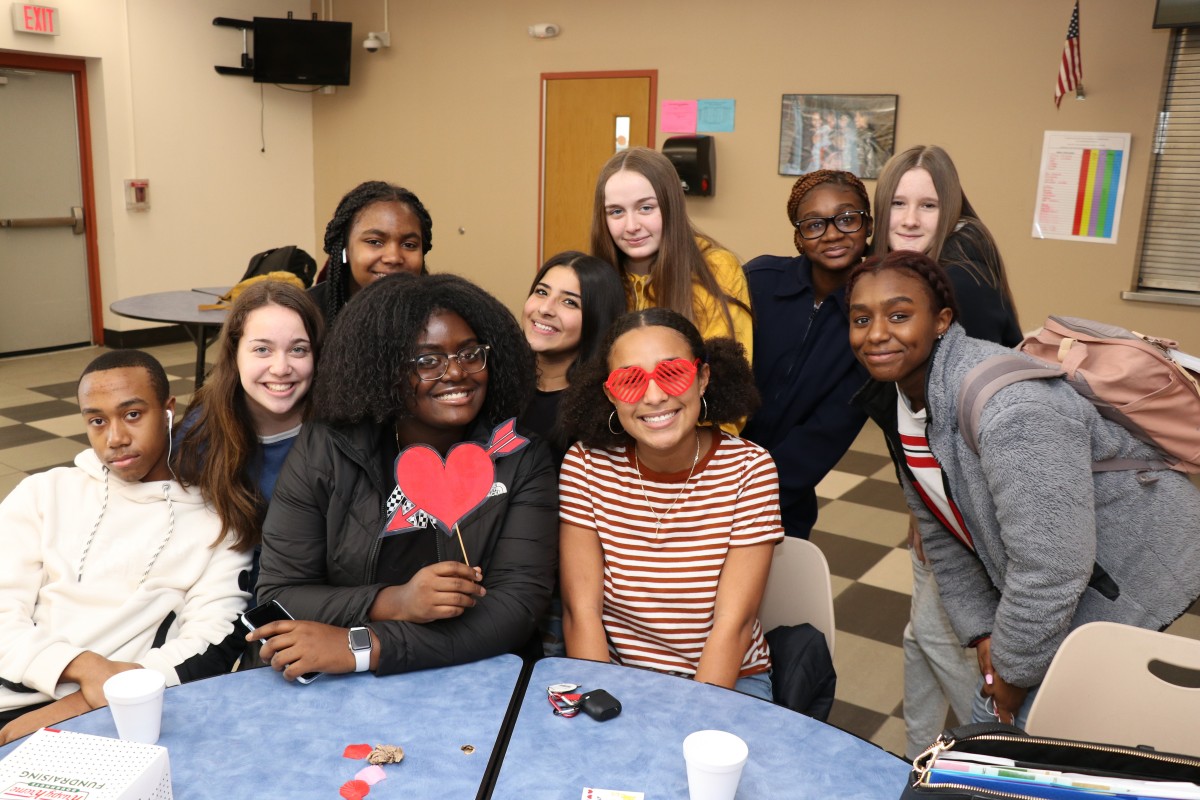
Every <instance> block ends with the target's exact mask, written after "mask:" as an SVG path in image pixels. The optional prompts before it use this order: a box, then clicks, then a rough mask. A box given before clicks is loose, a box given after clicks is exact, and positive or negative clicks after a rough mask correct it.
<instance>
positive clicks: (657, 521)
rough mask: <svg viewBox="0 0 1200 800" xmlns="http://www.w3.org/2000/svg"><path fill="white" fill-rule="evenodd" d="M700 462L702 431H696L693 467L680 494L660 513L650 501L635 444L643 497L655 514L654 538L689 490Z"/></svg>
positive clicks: (636, 463) (636, 465)
mask: <svg viewBox="0 0 1200 800" xmlns="http://www.w3.org/2000/svg"><path fill="white" fill-rule="evenodd" d="M698 463H700V431H696V455H694V456H692V468H691V469H689V470H688V475H687V478H686V479H685V480H684V481H683V486H681V487H679V494H677V495H675V499H674V500H672V501H671V505H670V506H669V507H668V508H667V510H666V511H664V512H663V513H661V514H659V513H658V512H657V511H655V510H654V505H653V504H652V503H651V502H650V495H649V494H647V493H646V482H645V481H644V480H642V464H641V462H640V461H638V454H637V445H636V444H634V446H633V465H634V467H636V468H637V476H638V486H640V487H642V497H643V498H645V500H646V508H648V509H650V513H651V514H653V515H654V538H655V539H657V538H658V532H659V531H660V530H661V529H662V521H663V519H664V518H665V517H666V516H667V515H668V514H670V513H671V512H672V511H673V510H675V504H676V503H678V502H679V498H681V497H683V493H684V492H685V491H687V487H688V484H689V483H691V481H692V473H693V472H695V471H696V465H697V464H698Z"/></svg>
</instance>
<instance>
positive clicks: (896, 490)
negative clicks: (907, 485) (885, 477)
mask: <svg viewBox="0 0 1200 800" xmlns="http://www.w3.org/2000/svg"><path fill="white" fill-rule="evenodd" d="M838 499H840V500H845V501H847V502H849V503H860V504H862V505H864V506H871V507H872V508H882V509H886V510H887V511H895V512H897V513H899V514H907V513H908V504H907V503H906V502H905V501H904V492H903V490H901V488H900V486H899V484H897V483H896V482H895V481H894V480H893V481H890V482H888V481H877V480H874V479H872V478H867V479H865V480H863V481H862V482H861V483H859V484H858V485H857V486H855V487H853V488H852V489H850V490H849V491H848V492H846V493H845V494H843V495H842V496H841V497H840V498H838Z"/></svg>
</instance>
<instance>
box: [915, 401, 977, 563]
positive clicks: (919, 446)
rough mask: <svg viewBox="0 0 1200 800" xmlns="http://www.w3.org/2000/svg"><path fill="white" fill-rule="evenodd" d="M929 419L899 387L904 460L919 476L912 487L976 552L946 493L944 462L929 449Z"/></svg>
mask: <svg viewBox="0 0 1200 800" xmlns="http://www.w3.org/2000/svg"><path fill="white" fill-rule="evenodd" d="M927 420H928V415H927V413H926V409H921V410H920V411H913V410H912V406H910V405H909V404H908V398H907V397H905V396H904V392H902V391H900V387H899V386H897V387H896V428H897V430H898V431H899V433H900V445H901V447H902V448H903V449H904V462H905V463H906V464H907V465H908V470H909V472H911V473H912V475H913V478H915V479H916V481H915V482H914V483H913V488H914V489H916V491H917V494H919V495H920V496H921V499H922V500H924V501H925V507H926V508H928V509H929V511H930V513H931V514H933V516H935V517H937V519H938V521H939V522H941V523H942V525H943V526H944V527H945V528H946V530H948V531H950V533H952V534H953V535H954V537H955V538H956V539H958V540H959V541H960V542H962V543H963V544H965V545H966V546H967V547H969V548H970V549H971V551H972V552H974V550H975V542H974V541H973V540H972V539H971V532H970V531H969V530H967V524H966V523H965V522H964V521H963V518H962V514H960V513H959V512H958V506H956V505H954V501H953V500H951V499H950V498H949V497H947V496H946V481H945V473H944V472H943V471H942V465H941V464H939V463H938V460H937V458H935V457H934V455H933V451H932V450H930V449H929V439H928V438H927V437H926V436H925V425H926V422H927Z"/></svg>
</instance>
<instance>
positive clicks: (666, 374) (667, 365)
mask: <svg viewBox="0 0 1200 800" xmlns="http://www.w3.org/2000/svg"><path fill="white" fill-rule="evenodd" d="M699 366H700V359H698V358H697V359H696V360H695V361H688V360H687V359H686V358H672V359H671V360H670V361H660V362H658V364H657V365H656V366H655V367H654V371H653V372H646V370H644V369H642V368H641V367H621V368H620V369H614V370H613V371H612V372H610V373H609V374H608V380H606V381H605V382H604V385H605V386H607V387H608V390H609V391H610V392H612V395H613V397H615V398H617V399H618V400H620V401H621V402H622V403H636V402H637V401H638V400H641V399H642V398H643V397H645V396H646V390H647V389H648V388H650V379H651V378H653V379H654V382H655V383H656V384H658V388H660V389H662V390H663V391H664V392H666V393H667V394H669V395H671V396H672V397H678V396H679V395H681V394H683V393H684V392H686V391H687V390H688V389H689V388H691V385H692V384H693V383H695V382H696V368H697V367H699Z"/></svg>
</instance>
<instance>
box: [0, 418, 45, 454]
mask: <svg viewBox="0 0 1200 800" xmlns="http://www.w3.org/2000/svg"><path fill="white" fill-rule="evenodd" d="M53 438H55V435H54V434H53V433H47V432H46V431H44V430H38V429H37V428H35V427H34V426H32V425H25V424H17V425H6V426H5V427H3V428H0V450H6V449H8V448H10V447H19V446H21V445H24V444H33V443H34V442H44V441H47V440H49V439H53Z"/></svg>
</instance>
